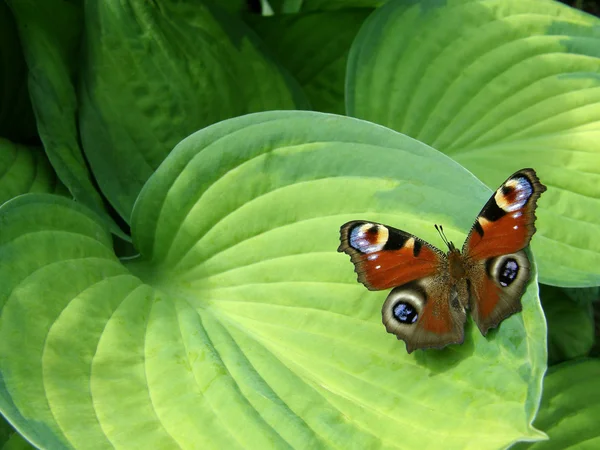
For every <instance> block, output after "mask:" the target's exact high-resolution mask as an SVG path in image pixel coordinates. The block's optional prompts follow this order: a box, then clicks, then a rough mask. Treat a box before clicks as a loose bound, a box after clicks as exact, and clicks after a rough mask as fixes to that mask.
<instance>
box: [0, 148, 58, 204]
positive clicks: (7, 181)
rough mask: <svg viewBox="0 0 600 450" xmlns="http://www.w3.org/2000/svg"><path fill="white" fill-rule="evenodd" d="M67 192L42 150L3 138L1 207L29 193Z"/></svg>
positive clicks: (1, 151)
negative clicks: (18, 196) (14, 198)
mask: <svg viewBox="0 0 600 450" xmlns="http://www.w3.org/2000/svg"><path fill="white" fill-rule="evenodd" d="M64 191H65V190H64V186H63V185H62V184H61V183H60V181H58V179H57V178H56V174H55V173H54V170H52V166H50V163H49V162H48V158H46V154H45V153H44V151H43V150H42V149H41V148H36V147H26V146H24V145H19V144H14V143H12V142H10V141H8V140H6V139H2V138H0V204H2V203H4V202H5V201H7V200H10V199H11V198H13V197H16V196H17V195H21V194H25V193H27V192H58V193H63V192H64Z"/></svg>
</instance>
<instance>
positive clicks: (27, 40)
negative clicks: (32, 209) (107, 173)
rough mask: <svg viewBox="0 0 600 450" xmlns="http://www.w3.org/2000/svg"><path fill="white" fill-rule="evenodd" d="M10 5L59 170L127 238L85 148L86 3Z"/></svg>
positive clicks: (22, 0)
mask: <svg viewBox="0 0 600 450" xmlns="http://www.w3.org/2000/svg"><path fill="white" fill-rule="evenodd" d="M6 2H7V4H8V5H9V6H10V7H11V9H12V11H13V13H14V15H15V18H16V21H17V25H18V29H19V33H20V36H21V41H22V43H23V50H24V52H25V59H26V61H27V65H28V69H29V74H28V81H29V89H30V95H31V99H32V103H33V107H34V110H35V112H36V122H37V129H38V133H39V135H40V137H41V139H42V142H43V143H44V149H45V151H46V153H47V155H48V158H49V160H50V162H51V163H52V166H53V167H54V170H56V173H57V174H58V176H59V177H60V180H61V181H62V182H63V183H64V184H65V186H67V188H68V189H69V191H70V192H71V194H72V195H73V197H75V199H77V200H78V201H80V202H81V203H83V204H84V205H87V206H88V207H90V208H92V209H93V210H94V211H96V212H97V213H98V214H100V215H101V216H102V217H103V218H104V220H105V221H106V222H107V223H110V224H111V230H112V231H113V232H114V233H117V234H119V235H120V236H122V237H125V235H124V234H123V232H122V231H120V230H119V228H118V227H117V225H116V224H114V222H113V221H112V219H111V218H110V216H109V215H108V214H107V213H106V211H105V209H104V205H103V202H102V198H101V196H100V195H99V194H98V192H97V191H96V188H95V186H94V183H93V181H92V179H91V175H90V173H89V171H88V168H87V166H86V163H85V160H84V158H83V154H82V150H81V147H80V145H79V131H78V128H77V108H78V100H77V94H76V86H75V84H74V83H75V78H76V72H77V63H78V62H79V53H78V51H79V47H80V45H81V40H80V39H81V27H82V23H83V17H82V5H81V1H73V2H65V1H62V0H48V1H44V2H38V1H36V0H18V1H16V0H6Z"/></svg>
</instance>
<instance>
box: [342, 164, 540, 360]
mask: <svg viewBox="0 0 600 450" xmlns="http://www.w3.org/2000/svg"><path fill="white" fill-rule="evenodd" d="M545 190H546V186H544V185H543V184H542V183H541V182H540V180H539V178H538V177H537V175H536V173H535V171H534V170H533V169H522V170H519V171H517V172H515V173H514V174H513V175H511V176H510V177H509V178H508V179H507V180H506V181H505V182H504V183H502V185H501V186H500V187H499V188H498V189H497V190H496V192H494V195H492V197H491V198H490V199H489V200H488V202H487V203H486V204H485V206H484V207H483V209H482V210H481V212H480V213H479V215H478V216H477V218H476V219H475V223H474V224H473V226H472V227H471V231H470V232H469V235H468V236H467V240H466V241H465V243H464V245H463V247H462V251H459V250H458V249H457V248H456V247H455V246H454V244H453V243H452V242H450V241H448V239H446V237H445V234H444V231H443V228H442V227H441V226H440V227H438V226H437V225H435V227H436V229H437V230H438V232H439V233H440V236H441V237H442V239H443V240H444V243H445V244H446V245H447V246H448V253H446V254H445V253H444V252H443V251H441V250H439V249H438V248H436V247H434V246H433V245H431V244H429V243H428V242H425V241H424V240H422V239H419V238H418V237H416V236H414V235H412V234H410V233H407V232H405V231H401V230H398V229H396V228H392V227H389V226H387V225H382V224H380V223H374V222H367V221H360V220H354V221H351V222H348V223H346V224H344V225H343V226H342V227H341V229H340V241H341V244H340V246H339V248H338V251H339V252H344V253H347V254H348V255H350V258H351V260H352V262H353V263H354V266H355V271H356V273H357V274H358V281H360V282H361V283H363V284H364V285H365V286H366V287H367V288H368V289H369V290H373V291H378V290H382V289H390V288H393V289H392V291H391V292H390V293H389V295H388V297H387V299H386V300H385V302H384V304H383V308H382V311H381V312H382V317H383V324H384V325H385V328H386V330H387V331H388V333H392V334H395V335H396V336H397V338H398V339H401V340H403V341H404V342H405V343H406V350H407V352H408V353H411V352H412V351H414V350H415V349H421V348H443V347H445V346H447V345H449V344H462V342H463V341H464V324H465V321H466V310H467V309H470V312H471V317H472V318H473V320H474V321H475V323H476V324H477V326H478V328H479V330H480V331H481V334H483V335H484V336H485V335H486V334H487V332H488V330H489V329H490V328H495V327H497V326H498V325H499V324H500V322H502V321H503V320H504V319H506V318H507V317H509V316H511V315H512V314H514V313H516V312H519V311H521V308H522V306H521V296H522V295H523V292H524V291H525V286H526V284H527V281H528V280H529V268H530V263H529V259H528V257H527V254H526V253H525V251H524V248H525V247H527V245H528V244H529V241H530V240H531V237H532V236H533V234H534V233H535V224H534V223H535V218H536V217H535V208H536V206H537V200H538V198H539V197H540V195H541V194H542V193H543V192H544V191H545Z"/></svg>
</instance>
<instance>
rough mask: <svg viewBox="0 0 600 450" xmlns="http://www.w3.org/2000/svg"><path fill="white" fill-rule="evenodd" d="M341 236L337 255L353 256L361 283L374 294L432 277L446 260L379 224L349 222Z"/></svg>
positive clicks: (423, 244) (422, 243)
mask: <svg viewBox="0 0 600 450" xmlns="http://www.w3.org/2000/svg"><path fill="white" fill-rule="evenodd" d="M340 235H341V238H340V240H341V244H340V247H339V248H338V251H339V252H345V253H347V254H348V255H350V258H351V260H352V262H353V263H354V269H355V271H356V273H357V274H358V281H360V282H361V283H363V284H364V285H365V286H366V287H367V288H368V289H369V290H372V291H379V290H382V289H390V288H393V287H396V286H401V285H403V284H406V283H408V282H410V281H413V280H416V279H419V278H423V277H427V276H430V275H433V274H435V273H436V272H437V271H438V269H439V266H440V263H441V262H442V261H443V260H444V259H445V258H446V255H444V253H442V252H441V251H440V250H438V249H437V248H435V247H433V246H432V245H429V244H428V243H427V242H425V241H423V240H421V239H419V238H418V237H416V236H413V235H412V234H409V233H405V232H404V231H401V230H397V229H396V228H392V227H388V226H385V225H381V224H379V223H373V222H365V221H358V220H355V221H352V222H348V223H346V224H344V225H343V226H342V228H341V230H340Z"/></svg>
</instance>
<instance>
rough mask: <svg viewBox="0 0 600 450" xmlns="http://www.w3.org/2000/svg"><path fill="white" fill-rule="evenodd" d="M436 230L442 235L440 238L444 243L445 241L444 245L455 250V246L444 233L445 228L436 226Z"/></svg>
mask: <svg viewBox="0 0 600 450" xmlns="http://www.w3.org/2000/svg"><path fill="white" fill-rule="evenodd" d="M435 229H436V230H437V232H438V233H439V234H440V237H441V238H442V241H444V244H446V245H447V246H448V248H449V249H450V250H452V249H453V248H454V244H453V243H452V242H450V241H449V240H448V238H447V237H446V233H444V227H442V226H441V225H435Z"/></svg>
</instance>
